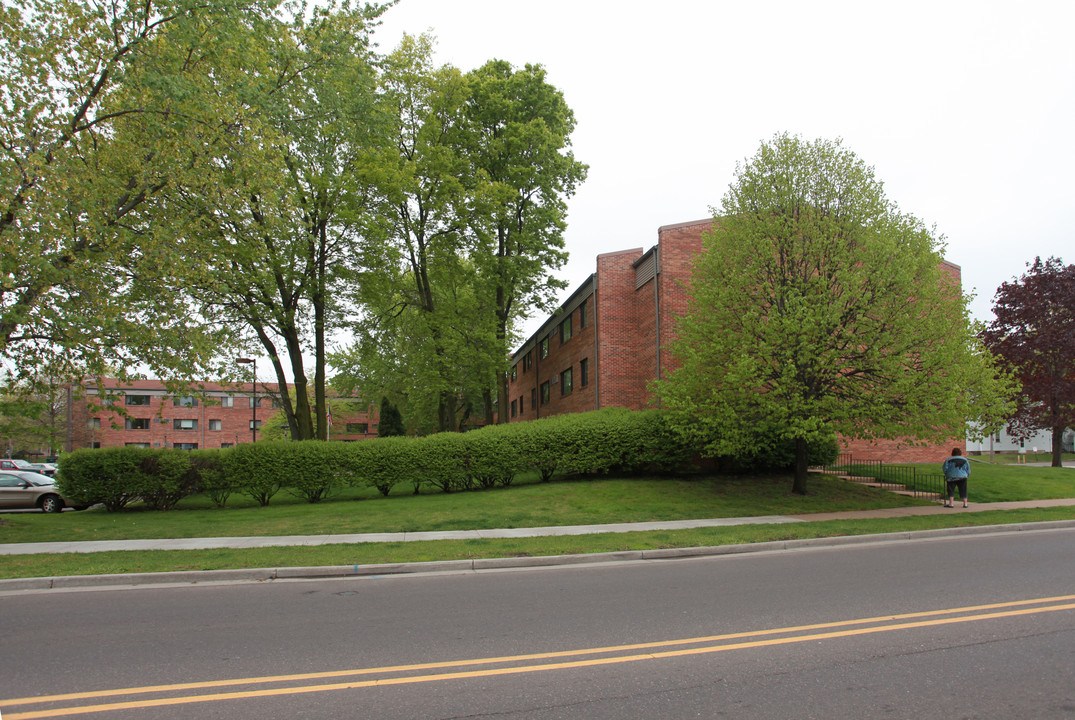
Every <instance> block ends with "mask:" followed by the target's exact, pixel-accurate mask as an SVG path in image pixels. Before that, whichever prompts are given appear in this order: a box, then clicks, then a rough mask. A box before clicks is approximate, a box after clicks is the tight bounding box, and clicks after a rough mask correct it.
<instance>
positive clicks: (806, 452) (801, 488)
mask: <svg viewBox="0 0 1075 720" xmlns="http://www.w3.org/2000/svg"><path fill="white" fill-rule="evenodd" d="M809 460H810V446H809V445H808V444H807V442H806V440H803V439H802V438H795V481H794V483H793V484H792V486H791V491H792V492H793V493H795V494H796V495H805V494H806V477H807V474H808V473H807V468H808V467H809Z"/></svg>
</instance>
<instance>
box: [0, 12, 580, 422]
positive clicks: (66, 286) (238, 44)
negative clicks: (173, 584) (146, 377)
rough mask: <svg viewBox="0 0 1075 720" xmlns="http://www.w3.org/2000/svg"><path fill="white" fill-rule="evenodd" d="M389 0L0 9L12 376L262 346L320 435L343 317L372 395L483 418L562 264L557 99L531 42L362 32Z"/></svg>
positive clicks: (0, 320) (213, 361) (163, 362)
mask: <svg viewBox="0 0 1075 720" xmlns="http://www.w3.org/2000/svg"><path fill="white" fill-rule="evenodd" d="M389 4H390V3H389ZM386 7H387V4H378V3H366V4H352V3H349V2H346V1H343V2H339V3H337V2H328V3H319V4H317V5H312V4H311V5H307V4H306V3H304V2H298V3H287V4H284V3H282V2H281V1H280V0H148V1H143V2H133V1H130V0H120V1H119V2H114V3H105V4H101V3H84V4H79V3H70V2H66V1H65V0H14V1H13V2H11V3H6V4H5V5H4V6H3V8H0V71H3V72H4V74H5V80H4V83H3V85H2V86H0V108H2V117H0V265H2V268H3V273H2V274H0V359H2V360H3V361H4V367H5V369H7V370H8V372H9V374H10V375H11V376H12V377H10V378H9V383H8V384H9V385H10V386H12V387H21V388H29V387H32V386H33V385H34V384H35V383H40V382H44V380H43V379H50V380H51V379H55V378H63V379H73V380H75V381H76V382H77V380H78V379H79V378H83V377H94V376H101V375H102V374H105V373H110V374H111V373H114V372H116V371H118V374H119V375H121V376H123V375H134V374H141V373H146V372H148V373H151V374H153V375H156V376H157V377H159V378H161V379H162V380H164V381H165V382H166V383H168V382H170V381H171V382H172V384H173V385H176V387H178V386H179V385H180V384H183V383H190V382H191V381H193V380H197V379H214V380H215V379H224V380H227V379H229V378H230V379H236V380H237V379H239V376H240V375H241V372H240V371H239V369H238V368H236V366H235V364H234V359H235V357H236V356H237V355H243V356H247V355H254V356H257V357H263V356H264V357H267V358H268V360H269V364H271V365H272V368H273V372H274V374H275V376H276V383H275V384H276V385H277V386H278V393H279V396H280V397H281V398H282V399H283V402H284V404H285V407H284V408H283V409H284V414H285V416H286V417H287V422H288V426H289V432H290V434H291V436H292V437H295V438H315V437H316V438H323V437H326V435H327V425H326V422H325V420H326V409H327V405H326V402H327V401H326V393H325V388H326V384H327V383H328V380H329V378H328V367H329V348H330V347H331V346H332V345H333V343H334V342H336V341H338V340H339V337H340V334H342V332H344V331H345V330H348V329H351V328H353V327H357V328H358V336H359V338H360V339H361V338H365V337H367V336H370V337H374V338H376V341H377V342H376V344H374V345H372V346H370V347H368V348H366V350H365V351H364V354H363V355H362V364H363V367H362V368H361V370H356V368H355V363H353V362H350V358H352V357H353V355H352V354H348V353H343V354H341V355H340V356H339V357H341V358H344V362H343V365H342V367H343V368H344V369H345V370H349V371H353V372H352V376H353V378H359V379H362V380H363V381H365V380H367V379H369V380H370V381H369V382H368V383H366V382H363V390H365V391H367V392H368V394H369V395H370V397H371V398H372V399H374V400H375V399H377V398H380V397H381V395H382V394H384V393H385V392H388V393H389V394H392V395H393V397H394V399H397V400H399V401H400V402H401V406H402V407H406V408H410V409H416V408H418V407H423V408H428V405H429V404H428V403H425V402H424V399H423V402H418V401H417V398H418V396H419V395H422V394H423V393H425V394H429V393H432V396H433V397H435V398H436V402H435V403H434V404H433V405H434V409H433V414H434V417H436V418H437V421H436V422H435V423H434V424H435V425H436V426H439V427H442V428H443V429H447V428H449V427H453V428H454V427H458V426H459V425H460V424H461V423H462V422H463V421H464V420H465V418H466V415H467V413H469V412H470V411H471V410H470V409H471V408H474V409H475V412H477V411H478V410H477V409H478V408H479V406H482V407H481V408H480V410H481V411H483V412H484V413H485V414H486V416H487V419H488V418H490V417H491V415H492V407H493V399H492V396H493V394H494V392H495V387H496V380H497V377H498V374H499V375H501V376H502V375H503V371H504V366H505V364H506V359H505V358H506V357H507V354H508V350H509V349H510V348H508V347H507V344H508V343H509V342H511V341H512V340H513V338H512V333H513V331H514V324H515V323H516V322H517V321H518V319H519V318H520V317H521V316H522V315H523V314H524V313H525V312H526V310H527V309H528V308H529V307H532V306H535V305H537V306H542V304H543V303H548V302H549V297H550V296H551V295H550V293H551V290H552V289H555V288H557V287H558V286H559V285H558V283H557V281H556V280H554V279H553V278H552V277H551V271H552V270H554V269H555V268H558V267H559V266H560V265H561V264H562V263H563V260H564V253H563V241H562V237H561V235H562V231H563V223H564V213H565V212H566V209H565V205H564V199H565V198H566V197H567V196H569V195H570V194H571V193H572V192H574V188H575V186H576V184H577V183H578V182H580V181H581V179H582V177H583V175H584V166H582V165H581V164H579V163H577V162H576V161H575V160H574V158H573V157H572V156H571V154H570V152H569V151H568V150H567V146H568V145H569V137H570V132H571V130H572V129H573V127H574V120H573V117H572V116H571V112H570V110H569V109H568V108H567V106H566V104H565V103H564V101H563V98H562V96H561V95H560V93H559V92H558V91H557V90H556V89H555V88H553V87H552V86H550V85H549V84H548V83H547V82H546V81H545V77H544V71H543V70H542V69H541V68H540V66H530V65H528V66H526V67H525V68H524V69H521V70H516V69H514V68H512V67H511V66H510V65H509V64H507V63H503V62H500V61H493V62H491V63H489V64H487V65H486V66H484V67H483V68H481V69H480V70H479V71H474V72H472V73H464V72H461V71H459V70H457V69H455V68H451V67H435V66H434V65H433V64H432V62H431V56H432V40H431V39H430V38H426V37H422V38H406V39H405V40H404V41H403V43H402V44H401V45H400V47H399V48H397V49H396V50H395V51H394V52H392V53H391V54H389V55H388V56H386V57H382V56H379V55H377V54H376V53H375V51H374V49H373V47H374V45H373V42H372V35H371V33H372V32H373V28H374V27H375V25H376V23H377V19H378V18H379V16H380V14H381V13H382V12H383V11H384V10H385V8H386ZM360 320H361V322H359V321H360ZM356 323H358V325H356ZM393 349H395V350H397V351H399V352H398V353H397V356H396V357H394V358H384V354H385V353H387V352H391V351H393ZM371 355H377V356H378V357H377V359H376V361H374V362H372V366H371V362H370V356H371ZM431 358H435V361H431V360H430V359H431ZM378 368H382V369H385V368H388V369H391V368H399V369H400V372H396V373H392V372H387V371H386V372H376V370H377V369H378ZM427 370H428V372H427ZM288 385H291V389H290V390H289V389H288ZM408 393H409V394H410V395H412V401H411V402H407V401H406V398H404V397H402V396H403V395H404V394H408Z"/></svg>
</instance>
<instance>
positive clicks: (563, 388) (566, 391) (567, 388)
mask: <svg viewBox="0 0 1075 720" xmlns="http://www.w3.org/2000/svg"><path fill="white" fill-rule="evenodd" d="M571 375H572V373H571V368H568V369H567V370H564V371H563V372H562V373H560V394H561V395H570V394H571V391H572V390H573V389H574V388H573V387H572V383H571Z"/></svg>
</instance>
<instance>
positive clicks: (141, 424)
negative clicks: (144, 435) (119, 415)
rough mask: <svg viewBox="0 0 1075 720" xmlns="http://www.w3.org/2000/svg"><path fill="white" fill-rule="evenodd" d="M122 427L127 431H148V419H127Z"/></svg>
mask: <svg viewBox="0 0 1075 720" xmlns="http://www.w3.org/2000/svg"><path fill="white" fill-rule="evenodd" d="M123 427H124V428H125V429H127V430H149V418H127V419H126V420H125V421H124V422H123Z"/></svg>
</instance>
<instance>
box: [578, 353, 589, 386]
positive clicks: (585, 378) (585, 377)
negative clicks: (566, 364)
mask: <svg viewBox="0 0 1075 720" xmlns="http://www.w3.org/2000/svg"><path fill="white" fill-rule="evenodd" d="M589 384H590V358H583V359H582V360H580V361H579V385H580V386H581V387H586V386H587V385H589Z"/></svg>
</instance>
